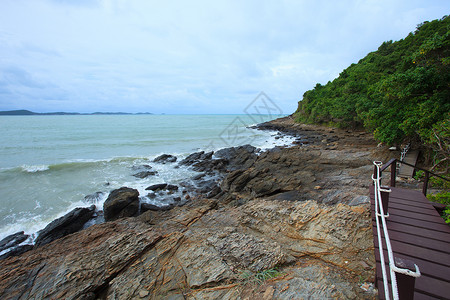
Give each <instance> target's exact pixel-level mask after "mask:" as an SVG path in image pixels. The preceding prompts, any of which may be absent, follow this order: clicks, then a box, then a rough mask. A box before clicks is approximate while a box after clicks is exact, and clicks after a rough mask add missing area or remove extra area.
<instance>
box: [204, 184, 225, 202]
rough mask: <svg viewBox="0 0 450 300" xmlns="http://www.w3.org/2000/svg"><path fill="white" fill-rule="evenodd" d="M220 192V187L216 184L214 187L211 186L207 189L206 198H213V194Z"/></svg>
mask: <svg viewBox="0 0 450 300" xmlns="http://www.w3.org/2000/svg"><path fill="white" fill-rule="evenodd" d="M221 192H222V189H221V188H220V187H219V186H218V185H216V186H215V187H213V188H212V190H211V191H209V192H208V193H207V194H206V198H208V199H211V198H214V197H215V196H217V195H218V194H220V193H221Z"/></svg>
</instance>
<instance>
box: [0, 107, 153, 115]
mask: <svg viewBox="0 0 450 300" xmlns="http://www.w3.org/2000/svg"><path fill="white" fill-rule="evenodd" d="M63 115H153V114H152V113H148V112H145V113H125V112H94V113H78V112H48V113H37V112H32V111H29V110H25V109H20V110H8V111H0V116H63Z"/></svg>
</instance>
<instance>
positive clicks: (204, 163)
mask: <svg viewBox="0 0 450 300" xmlns="http://www.w3.org/2000/svg"><path fill="white" fill-rule="evenodd" d="M227 164H228V161H227V160H225V159H207V160H200V161H198V162H195V163H193V164H192V169H193V170H194V171H197V172H206V173H208V174H211V173H213V171H219V172H223V171H225V168H226V166H227Z"/></svg>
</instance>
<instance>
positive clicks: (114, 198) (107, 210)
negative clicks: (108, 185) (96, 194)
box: [103, 187, 139, 222]
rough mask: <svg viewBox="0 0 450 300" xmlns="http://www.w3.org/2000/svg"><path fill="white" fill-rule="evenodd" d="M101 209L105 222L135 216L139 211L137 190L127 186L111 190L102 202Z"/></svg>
mask: <svg viewBox="0 0 450 300" xmlns="http://www.w3.org/2000/svg"><path fill="white" fill-rule="evenodd" d="M103 211H104V214H105V221H106V222H108V221H113V220H117V219H119V218H124V217H132V216H135V215H136V214H137V213H138V212H139V192H138V191H137V190H136V189H132V188H128V187H121V188H120V189H117V190H114V191H112V192H111V193H110V194H109V196H108V199H106V201H105V203H104V204H103Z"/></svg>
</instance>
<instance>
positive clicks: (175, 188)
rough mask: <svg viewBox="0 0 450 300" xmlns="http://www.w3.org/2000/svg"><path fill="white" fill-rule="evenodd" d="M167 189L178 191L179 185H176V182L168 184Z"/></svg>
mask: <svg viewBox="0 0 450 300" xmlns="http://www.w3.org/2000/svg"><path fill="white" fill-rule="evenodd" d="M166 190H169V191H178V186H177V185H174V184H168V185H167V186H166Z"/></svg>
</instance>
